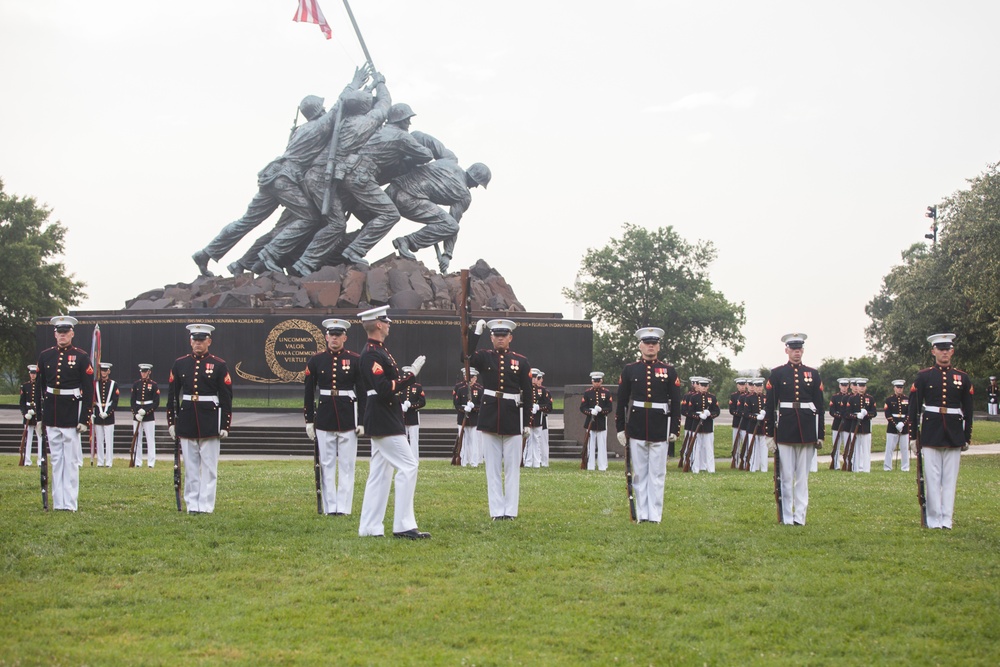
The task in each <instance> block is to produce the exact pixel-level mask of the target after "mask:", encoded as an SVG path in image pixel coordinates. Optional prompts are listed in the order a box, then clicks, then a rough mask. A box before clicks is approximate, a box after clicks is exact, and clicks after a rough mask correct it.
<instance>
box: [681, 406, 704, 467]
mask: <svg viewBox="0 0 1000 667" xmlns="http://www.w3.org/2000/svg"><path fill="white" fill-rule="evenodd" d="M701 422H702V419H701V418H699V419H698V421H697V422H695V425H694V428H693V429H691V440H690V442H688V444H687V452H686V453H685V451H684V449H681V458H682V460H683V461H684V472H691V457H692V456H694V444H695V441H696V440H698V429H699V428H701ZM685 440H687V438H686V437H685Z"/></svg>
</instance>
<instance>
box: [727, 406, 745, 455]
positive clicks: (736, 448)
mask: <svg viewBox="0 0 1000 667" xmlns="http://www.w3.org/2000/svg"><path fill="white" fill-rule="evenodd" d="M735 428H736V437H735V438H733V451H732V453H731V454H730V455H729V456H730V461H729V467H730V468H735V467H736V458H737V454H738V453H739V450H740V437H739V436H740V431H741V430H743V415H740V419H739V421H738V422H737V424H736V426H735Z"/></svg>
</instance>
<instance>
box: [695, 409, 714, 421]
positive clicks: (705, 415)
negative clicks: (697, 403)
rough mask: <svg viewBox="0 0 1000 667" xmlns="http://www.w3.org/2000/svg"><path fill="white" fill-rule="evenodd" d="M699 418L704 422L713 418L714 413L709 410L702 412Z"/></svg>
mask: <svg viewBox="0 0 1000 667" xmlns="http://www.w3.org/2000/svg"><path fill="white" fill-rule="evenodd" d="M698 416H699V417H701V419H702V421H704V420H706V419H708V418H709V417H711V416H712V413H711V411H709V410H702V411H701V412H700V413H698Z"/></svg>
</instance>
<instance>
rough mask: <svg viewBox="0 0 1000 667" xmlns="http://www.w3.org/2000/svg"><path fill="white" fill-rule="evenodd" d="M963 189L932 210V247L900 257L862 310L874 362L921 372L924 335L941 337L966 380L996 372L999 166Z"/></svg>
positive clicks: (999, 351) (999, 355) (999, 353)
mask: <svg viewBox="0 0 1000 667" xmlns="http://www.w3.org/2000/svg"><path fill="white" fill-rule="evenodd" d="M969 183H970V187H969V189H968V190H959V191H956V192H955V193H954V194H953V195H952V196H950V197H948V198H946V199H945V200H944V201H943V202H942V203H941V204H939V205H938V207H937V211H938V223H939V225H940V232H939V237H938V243H937V245H936V247H934V248H927V247H926V246H924V245H923V244H916V245H914V246H911V247H910V248H908V249H907V250H906V251H904V252H903V254H902V259H903V264H901V265H899V266H895V267H893V268H892V269H891V270H890V271H889V274H888V275H887V276H885V277H884V278H883V280H882V287H881V289H880V290H879V293H878V294H877V295H875V297H874V298H873V299H872V300H871V301H870V302H869V303H868V304H867V305H866V306H865V312H866V313H867V314H868V316H869V317H870V318H871V320H872V323H871V324H870V325H869V326H868V327H867V328H866V329H865V334H866V337H867V340H868V347H869V348H870V349H871V350H872V351H873V352H875V354H876V355H877V356H878V358H879V359H880V361H883V362H888V363H890V364H892V365H893V366H895V367H897V368H899V369H901V370H902V369H904V368H919V367H923V366H927V365H928V363H929V362H930V355H929V353H928V345H927V336H928V335H930V334H932V333H938V332H943V331H948V332H953V333H955V334H957V335H958V338H957V340H956V343H957V345H958V348H959V363H960V365H961V367H962V368H964V369H965V370H967V371H969V372H970V373H971V374H972V375H973V376H978V377H980V378H982V377H984V376H987V375H990V374H991V372H992V369H996V368H997V367H998V366H1000V346H998V344H997V341H998V340H1000V163H995V164H991V165H989V166H988V168H987V170H986V171H985V172H983V173H982V174H980V175H979V176H977V177H975V178H973V179H970V180H969ZM994 374H995V373H994Z"/></svg>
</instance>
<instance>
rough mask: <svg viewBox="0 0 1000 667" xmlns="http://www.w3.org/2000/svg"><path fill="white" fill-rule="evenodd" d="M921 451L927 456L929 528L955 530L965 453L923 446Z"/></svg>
mask: <svg viewBox="0 0 1000 667" xmlns="http://www.w3.org/2000/svg"><path fill="white" fill-rule="evenodd" d="M920 451H921V453H922V454H923V456H924V489H925V496H926V498H927V527H928V528H951V520H952V516H953V515H954V513H955V488H956V487H957V486H958V464H959V461H960V460H961V459H962V450H961V449H958V448H957V447H921V448H920Z"/></svg>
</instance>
